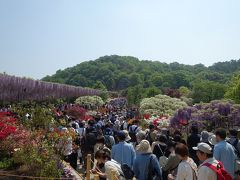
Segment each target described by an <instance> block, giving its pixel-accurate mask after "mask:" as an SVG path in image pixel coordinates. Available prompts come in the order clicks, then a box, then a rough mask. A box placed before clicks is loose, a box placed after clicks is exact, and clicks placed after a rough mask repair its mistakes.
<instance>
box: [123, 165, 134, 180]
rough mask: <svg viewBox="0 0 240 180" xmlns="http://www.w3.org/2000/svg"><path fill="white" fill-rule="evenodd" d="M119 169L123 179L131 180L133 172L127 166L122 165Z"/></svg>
mask: <svg viewBox="0 0 240 180" xmlns="http://www.w3.org/2000/svg"><path fill="white" fill-rule="evenodd" d="M121 169H122V172H123V175H124V177H125V179H132V178H133V177H134V172H133V170H132V169H131V168H130V167H129V166H128V165H127V164H122V165H121Z"/></svg>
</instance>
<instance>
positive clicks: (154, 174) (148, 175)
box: [133, 140, 162, 180]
mask: <svg viewBox="0 0 240 180" xmlns="http://www.w3.org/2000/svg"><path fill="white" fill-rule="evenodd" d="M136 152H137V156H136V159H135V161H134V165H133V171H134V175H135V177H136V179H138V180H147V179H159V180H161V179H162V170H161V168H160V165H159V162H158V159H157V157H156V155H154V154H152V149H151V146H150V143H149V142H148V141H147V140H142V141H141V142H140V143H139V145H137V147H136ZM150 163H151V166H150ZM150 171H151V172H150Z"/></svg>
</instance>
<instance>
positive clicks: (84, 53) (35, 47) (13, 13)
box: [0, 0, 240, 79]
mask: <svg viewBox="0 0 240 180" xmlns="http://www.w3.org/2000/svg"><path fill="white" fill-rule="evenodd" d="M239 8H240V1H239V0H200V1H196V0H85V1H83V0H0V72H6V73H7V74H11V75H16V76H25V77H31V78H34V79H41V78H43V77H44V76H46V75H52V74H54V73H55V72H56V71H57V70H58V69H65V68H67V67H71V66H74V65H76V64H79V63H81V62H83V61H88V60H94V59H97V58H98V57H101V56H105V55H113V54H117V55H123V56H134V57H137V58H139V59H140V60H155V61H161V62H166V63H170V62H179V63H183V64H191V65H192V64H198V63H202V64H204V65H206V66H209V65H212V64H213V63H215V62H219V61H229V60H231V59H240V44H239V43H240V11H239Z"/></svg>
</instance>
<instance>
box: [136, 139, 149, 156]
mask: <svg viewBox="0 0 240 180" xmlns="http://www.w3.org/2000/svg"><path fill="white" fill-rule="evenodd" d="M136 151H137V152H138V153H142V154H143V153H152V149H151V146H150V143H149V142H148V141H147V140H142V141H141V142H140V143H139V144H138V145H137V147H136Z"/></svg>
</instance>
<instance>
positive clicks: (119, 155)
mask: <svg viewBox="0 0 240 180" xmlns="http://www.w3.org/2000/svg"><path fill="white" fill-rule="evenodd" d="M117 137H118V140H119V143H118V144H115V145H114V146H113V147H112V159H114V160H115V161H117V162H118V163H120V164H121V165H122V164H127V165H128V166H129V167H130V168H132V167H133V162H134V159H135V157H136V153H135V150H134V148H133V146H132V144H129V143H126V142H125V139H126V135H125V133H124V132H123V131H119V132H118V133H117Z"/></svg>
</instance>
